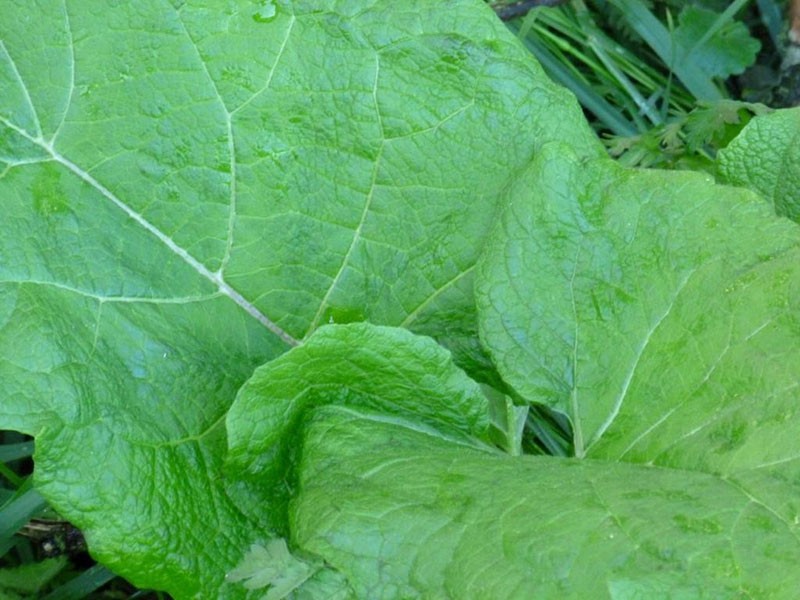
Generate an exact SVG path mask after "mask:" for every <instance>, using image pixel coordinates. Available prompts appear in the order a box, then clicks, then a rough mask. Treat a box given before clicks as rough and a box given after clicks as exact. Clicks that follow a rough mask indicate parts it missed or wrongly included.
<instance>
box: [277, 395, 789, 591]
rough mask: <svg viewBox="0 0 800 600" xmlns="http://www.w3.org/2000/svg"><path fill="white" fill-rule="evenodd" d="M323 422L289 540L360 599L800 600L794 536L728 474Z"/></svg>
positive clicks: (337, 418)
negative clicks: (488, 447) (496, 450)
mask: <svg viewBox="0 0 800 600" xmlns="http://www.w3.org/2000/svg"><path fill="white" fill-rule="evenodd" d="M414 428H415V425H414V423H413V422H410V423H407V424H403V423H402V422H401V421H397V422H393V423H387V422H386V420H385V419H382V418H380V417H379V416H375V415H369V414H367V415H364V414H357V413H354V412H352V411H349V410H343V409H341V408H338V407H335V408H334V407H328V408H326V409H324V410H320V411H318V413H317V414H316V415H315V418H314V420H313V421H312V422H311V425H310V428H309V429H308V433H307V436H306V439H305V442H304V445H303V456H302V462H301V465H300V474H301V479H300V484H299V491H298V495H297V500H296V501H295V502H294V503H293V506H292V516H293V522H294V524H295V528H294V530H293V539H294V541H295V543H296V544H297V545H299V546H300V547H302V548H305V549H307V550H311V551H313V552H316V553H318V554H319V555H320V556H323V557H324V558H325V559H326V560H327V561H328V562H329V563H330V564H331V565H333V566H334V567H336V568H338V569H340V570H341V571H342V572H344V573H345V574H346V575H347V577H348V579H349V581H350V582H351V584H352V585H353V586H354V588H355V591H356V595H357V596H358V597H359V598H370V599H376V600H394V599H398V598H470V599H475V600H497V599H501V598H554V599H555V598H559V599H561V598H563V599H571V598H575V599H584V598H597V599H604V598H609V599H613V600H629V599H632V598H680V599H686V600H690V599H691V600H696V599H699V598H708V599H712V598H713V599H715V600H721V599H726V598H731V599H733V598H775V599H783V598H785V599H787V600H788V599H791V598H795V597H796V595H797V589H798V587H799V586H800V573H798V571H797V568H796V565H797V560H798V557H799V556H800V541H799V540H798V532H797V526H796V525H794V524H792V523H787V522H786V521H785V520H784V519H783V518H782V516H781V515H779V514H776V513H775V512H774V511H773V510H772V507H770V506H767V505H763V504H761V503H760V502H758V501H757V499H756V498H754V497H753V496H752V495H751V494H749V493H748V492H746V491H744V490H742V489H740V488H739V487H738V486H736V485H735V484H732V483H731V482H729V481H725V479H724V478H720V477H716V476H714V475H710V474H705V473H700V472H693V471H690V470H679V469H664V468H659V467H654V466H643V465H631V464H625V463H613V462H604V461H595V460H591V459H588V460H583V461H578V460H575V459H560V458H554V457H536V458H534V457H522V458H512V457H508V456H502V455H492V454H491V453H487V452H482V451H480V450H477V449H474V448H468V447H463V446H455V445H453V444H451V443H447V442H446V441H444V440H442V439H441V438H436V437H432V436H429V435H425V434H422V433H420V432H418V431H415V430H414Z"/></svg>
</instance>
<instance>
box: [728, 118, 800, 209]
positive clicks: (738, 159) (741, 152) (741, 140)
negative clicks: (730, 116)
mask: <svg viewBox="0 0 800 600" xmlns="http://www.w3.org/2000/svg"><path fill="white" fill-rule="evenodd" d="M718 162H719V170H720V173H721V174H722V175H723V176H724V177H725V178H726V179H727V181H729V182H730V183H733V184H735V185H741V186H744V187H749V188H751V189H753V190H755V191H757V192H759V193H760V194H761V195H762V196H764V198H766V199H767V200H769V201H770V202H771V203H772V204H773V206H774V207H775V212H776V213H778V214H779V215H782V216H786V217H789V218H790V219H793V220H795V221H800V108H791V109H784V110H777V111H775V112H774V113H772V114H769V115H763V116H758V117H756V118H754V119H753V120H751V121H750V123H748V124H747V126H746V127H745V128H744V129H743V130H742V132H741V133H740V134H739V136H738V137H736V138H735V139H734V140H733V141H732V142H731V143H730V144H729V145H728V146H727V147H726V148H724V149H722V150H720V152H719V157H718Z"/></svg>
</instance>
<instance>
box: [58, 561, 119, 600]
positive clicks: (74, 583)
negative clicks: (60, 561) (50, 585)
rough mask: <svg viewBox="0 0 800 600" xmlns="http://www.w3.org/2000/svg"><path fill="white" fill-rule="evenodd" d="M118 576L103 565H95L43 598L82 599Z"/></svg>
mask: <svg viewBox="0 0 800 600" xmlns="http://www.w3.org/2000/svg"><path fill="white" fill-rule="evenodd" d="M114 577H116V576H115V575H114V573H112V572H111V571H109V570H108V569H106V568H105V567H104V566H102V565H94V566H93V567H91V568H89V569H87V570H86V571H84V572H83V573H81V574H80V575H78V576H77V577H76V578H75V579H72V580H70V581H68V582H67V583H65V584H64V585H62V586H60V587H58V588H56V589H55V590H53V591H52V592H50V593H49V594H47V595H46V596H44V597H43V598H42V600H80V599H81V598H85V597H86V596H88V595H89V594H91V593H92V592H94V591H95V590H96V589H97V588H99V587H101V586H103V585H105V584H106V583H108V582H109V581H111V580H112V579H114Z"/></svg>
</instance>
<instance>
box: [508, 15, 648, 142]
mask: <svg viewBox="0 0 800 600" xmlns="http://www.w3.org/2000/svg"><path fill="white" fill-rule="evenodd" d="M510 28H511V30H512V31H514V32H515V33H516V29H515V26H514V25H513V24H511V25H510ZM522 43H523V44H525V46H526V47H527V48H528V50H530V51H531V54H533V55H534V56H535V57H536V60H538V61H539V62H540V63H541V65H542V67H543V68H544V70H545V71H546V72H547V74H548V75H549V76H550V77H551V78H552V79H553V80H555V81H557V82H558V83H560V84H561V85H563V86H565V87H567V88H568V89H570V90H571V91H572V93H573V94H575V95H576V96H577V97H578V101H579V102H580V103H581V104H582V105H583V106H584V107H585V108H586V109H587V110H590V111H591V112H592V113H594V115H595V117H597V119H598V120H600V121H601V122H602V123H603V125H605V126H606V127H608V129H609V130H611V131H612V132H614V134H616V135H623V136H625V135H635V134H636V133H637V129H636V127H635V126H634V125H633V124H632V123H631V122H630V121H628V120H627V119H626V118H625V117H624V116H623V115H622V113H620V112H619V111H618V110H617V109H615V108H614V107H613V106H612V105H611V104H609V103H608V102H606V101H605V100H604V99H603V98H602V97H601V96H599V95H598V94H597V93H596V92H595V91H594V90H593V89H592V88H591V87H590V86H588V85H586V84H585V83H584V82H583V81H581V80H580V79H578V78H577V77H575V76H574V75H573V74H572V73H570V71H569V70H568V69H567V68H566V67H564V65H563V64H561V62H559V61H558V60H557V59H556V58H555V57H554V56H553V55H552V54H551V53H550V51H549V50H548V49H547V48H546V47H545V46H544V45H543V44H542V43H541V42H540V41H539V40H537V39H536V38H534V37H533V36H526V37H524V38H523V39H522Z"/></svg>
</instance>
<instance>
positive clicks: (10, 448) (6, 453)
mask: <svg viewBox="0 0 800 600" xmlns="http://www.w3.org/2000/svg"><path fill="white" fill-rule="evenodd" d="M32 454H33V441H30V442H20V443H18V444H6V445H4V446H0V462H8V461H11V460H17V459H20V458H27V457H29V456H31V455H32Z"/></svg>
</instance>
